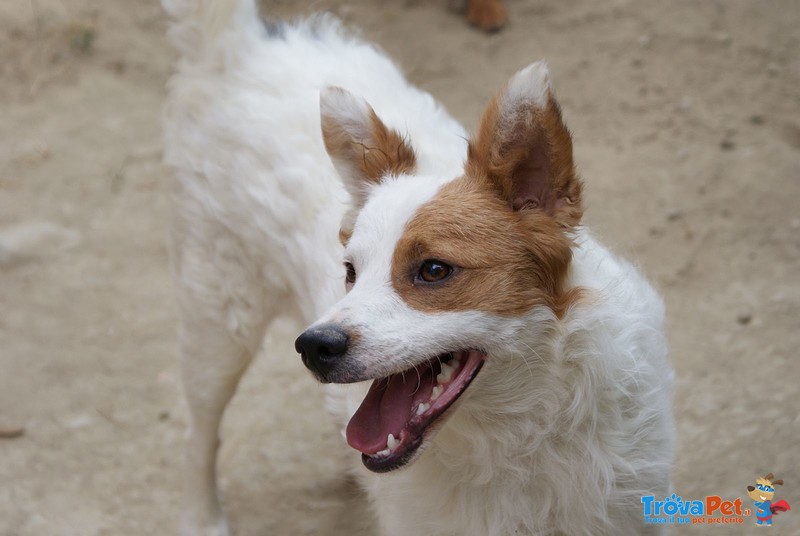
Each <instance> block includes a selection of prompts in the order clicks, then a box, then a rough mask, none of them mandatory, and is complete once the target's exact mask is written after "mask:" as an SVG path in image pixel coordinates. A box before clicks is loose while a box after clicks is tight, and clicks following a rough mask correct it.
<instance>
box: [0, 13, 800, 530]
mask: <svg viewBox="0 0 800 536" xmlns="http://www.w3.org/2000/svg"><path fill="white" fill-rule="evenodd" d="M506 4H507V8H508V14H509V23H508V25H507V27H506V28H504V29H503V30H502V31H501V32H499V33H496V34H491V35H487V34H485V33H482V32H480V31H478V30H476V29H474V28H471V27H470V26H469V25H468V24H467V23H466V22H465V21H464V19H463V16H461V15H458V14H455V13H453V12H452V11H450V10H448V9H447V7H448V2H447V0H429V1H423V0H418V1H408V0H407V1H401V0H394V1H390V0H373V1H369V0H350V1H337V0H331V1H318V2H291V1H289V0H283V1H274V0H273V1H267V2H264V6H263V7H264V8H265V10H266V12H267V13H269V14H271V15H273V16H274V15H294V14H302V13H308V12H310V11H313V10H320V9H331V10H333V11H334V12H335V13H337V14H338V15H339V16H340V17H342V18H343V19H344V20H345V21H347V23H349V24H353V25H355V26H357V27H360V28H362V29H363V32H364V34H365V35H366V36H367V37H368V38H369V39H372V40H374V41H376V42H377V43H379V44H380V45H381V46H382V47H383V48H384V49H385V50H386V51H387V52H388V53H389V54H390V55H391V56H392V57H394V58H396V59H397V60H398V62H399V63H400V65H401V66H402V68H403V69H404V71H405V72H406V73H407V74H408V77H409V78H410V79H411V80H412V81H413V82H414V83H416V84H418V85H419V86H421V87H422V88H424V89H426V90H428V91H430V92H431V93H432V94H433V95H434V96H435V97H437V98H438V99H440V100H441V101H442V102H443V103H444V104H445V105H446V106H447V108H448V109H449V110H450V111H451V112H452V113H453V114H454V115H455V116H456V117H457V118H458V119H460V120H461V121H462V122H463V123H464V124H465V125H466V126H467V127H468V128H470V129H472V128H474V127H475V126H476V122H477V120H478V118H479V114H480V112H481V111H482V109H483V106H484V105H485V103H486V101H487V100H488V98H489V97H490V96H491V95H492V93H493V92H494V91H495V90H496V88H497V87H499V86H500V85H501V84H502V83H503V82H504V81H505V80H506V79H507V77H508V76H510V75H511V74H512V73H513V72H514V71H516V70H517V69H518V68H520V67H523V66H525V65H527V64H528V63H529V62H531V61H533V60H536V59H542V58H544V59H546V60H547V61H548V62H549V64H550V68H551V70H552V75H553V82H554V84H555V89H556V93H557V97H558V99H559V100H560V102H561V105H562V108H563V111H564V116H565V118H566V121H567V123H568V124H569V125H570V127H571V129H572V131H573V134H574V140H575V152H576V158H577V162H578V165H579V168H580V171H581V174H582V175H583V177H584V179H585V182H586V186H587V194H586V199H587V205H588V209H587V214H586V222H587V223H588V224H589V226H590V227H591V228H592V229H593V230H594V232H595V234H596V235H598V236H599V237H600V238H601V240H602V241H604V242H605V243H607V244H609V245H610V246H612V247H613V248H614V249H615V250H616V251H618V252H620V253H622V254H624V255H625V256H627V257H628V258H630V259H633V260H634V261H635V262H637V263H638V264H639V265H641V266H642V268H643V269H644V271H645V272H646V273H647V274H648V276H649V277H650V278H651V279H652V280H653V281H654V283H655V284H656V286H657V287H658V288H659V289H661V291H662V292H663V294H664V296H665V298H666V303H667V310H668V332H669V339H670V341H671V346H672V362H673V364H674V367H675V369H676V372H677V381H676V386H675V415H676V420H677V428H678V443H677V449H676V459H675V472H674V485H675V491H676V492H677V493H678V494H680V495H682V496H683V497H684V498H703V497H705V496H706V495H721V496H723V497H726V498H735V497H742V498H743V499H744V502H745V504H746V505H747V506H752V503H751V502H750V501H749V500H748V499H747V498H746V495H745V494H746V490H745V488H746V486H747V485H749V484H753V483H754V480H755V478H756V477H757V476H759V475H764V474H766V473H768V472H773V473H775V475H776V477H777V478H782V479H783V480H784V481H785V483H786V484H785V485H784V486H783V487H782V488H779V489H778V491H777V493H776V499H785V500H787V501H788V502H789V503H790V504H791V505H792V506H793V508H794V510H793V511H791V512H788V513H785V514H781V515H780V517H778V518H777V519H776V521H775V525H774V526H773V528H772V529H771V533H772V534H798V533H800V449H798V443H800V416H799V415H800V411H799V410H800V356H798V346H800V89H799V88H800V31H799V30H798V28H800V2H797V0H772V1H769V2H764V1H759V0H717V1H714V0H706V1H699V0H672V1H670V2H662V1H660V0H609V1H597V0H574V1H570V2H564V1H558V0H508V1H507V2H506ZM165 28H166V20H165V16H164V14H163V13H162V11H161V8H160V6H159V4H158V2H157V1H156V0H137V1H136V2H131V1H127V0H104V1H103V2H93V1H91V0H0V75H2V76H0V535H2V536H16V535H73V534H74V535H82V536H85V535H121V534H125V535H128V534H130V535H133V534H173V533H175V531H176V527H177V521H176V520H177V517H178V508H179V489H180V461H181V454H182V447H183V443H182V439H183V429H184V421H185V410H184V407H183V405H182V402H181V399H180V393H179V385H178V381H177V374H176V366H175V361H174V356H175V311H174V305H173V296H172V288H171V282H170V278H169V272H168V259H167V252H166V248H165V236H166V227H167V205H166V196H165V192H166V187H167V184H168V181H167V177H168V174H167V172H166V171H165V170H164V168H163V167H162V164H161V158H162V148H161V142H160V109H161V104H162V100H163V98H164V92H165V90H164V85H165V82H166V81H167V79H168V77H169V74H170V69H171V64H172V62H173V60H174V53H173V51H172V49H171V48H170V46H169V44H168V43H167V41H166V38H165V36H164V34H165ZM298 331H299V327H298V326H293V325H289V324H287V323H284V324H281V323H279V324H277V325H276V327H275V328H274V329H273V330H272V331H271V332H270V333H269V335H268V337H267V340H266V343H265V348H264V351H263V352H262V354H264V355H262V356H260V357H259V359H257V360H256V362H255V364H254V366H253V368H252V369H251V371H250V372H249V373H248V374H247V375H246V376H245V379H244V381H243V384H242V386H241V388H240V391H239V393H238V394H237V396H236V398H235V400H234V402H233V403H232V405H231V406H230V407H229V411H228V414H227V417H226V420H225V423H224V426H223V437H224V443H223V447H222V450H221V455H220V460H219V474H220V479H221V487H222V489H223V492H224V502H225V505H226V509H227V511H228V514H229V516H230V519H231V524H232V526H233V528H234V529H235V532H236V534H240V535H267V534H270V535H271V534H277V535H301V534H322V535H334V536H340V535H341V536H344V535H366V534H372V533H373V529H372V525H371V521H370V518H369V513H368V511H367V509H366V508H365V506H364V501H363V497H362V496H361V495H360V494H359V492H358V491H357V489H356V488H355V486H354V485H353V484H352V483H351V482H350V481H348V480H347V478H346V477H345V466H346V464H347V462H348V460H349V459H350V458H352V457H354V456H357V454H356V453H354V452H352V451H350V450H349V449H348V448H347V447H346V446H345V445H344V444H343V442H342V441H341V438H340V437H339V436H338V433H337V432H336V430H335V429H334V427H333V425H332V423H331V422H330V420H329V419H328V418H327V416H326V415H325V414H324V411H323V406H322V391H321V389H320V387H319V386H318V385H317V384H316V383H315V382H314V381H313V380H312V378H311V377H310V375H309V374H308V373H307V372H306V371H305V369H304V368H303V367H302V366H301V364H300V360H299V359H298V357H297V355H296V354H295V352H294V351H293V349H292V346H291V341H292V340H293V338H294V336H295V335H296V333H297V332H298ZM708 530H716V531H717V532H723V531H724V532H725V533H726V534H727V533H733V534H751V533H752V532H753V531H754V530H755V528H754V527H753V526H752V525H751V524H749V523H747V524H746V525H745V526H743V527H726V528H716V529H709V528H708V527H705V528H704V527H688V528H685V529H683V531H682V532H706V531H708ZM676 532H678V531H677V530H676Z"/></svg>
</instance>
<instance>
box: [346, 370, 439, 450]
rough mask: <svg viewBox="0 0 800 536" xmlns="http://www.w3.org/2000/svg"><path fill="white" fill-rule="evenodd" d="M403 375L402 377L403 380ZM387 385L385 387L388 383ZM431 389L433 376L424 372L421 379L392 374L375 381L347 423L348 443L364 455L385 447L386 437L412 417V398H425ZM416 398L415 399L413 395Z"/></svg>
mask: <svg viewBox="0 0 800 536" xmlns="http://www.w3.org/2000/svg"><path fill="white" fill-rule="evenodd" d="M404 376H405V378H404ZM387 383H388V384H387ZM432 388H433V373H432V372H431V370H430V369H428V370H426V371H425V372H424V373H423V374H422V377H421V379H420V378H419V377H418V376H417V374H416V373H414V372H411V373H410V374H409V373H408V372H407V373H406V374H405V375H403V374H394V375H392V376H389V378H388V380H387V378H382V379H380V380H375V381H374V382H373V383H372V386H370V388H369V393H367V396H366V397H365V398H364V401H363V402H361V406H359V408H358V409H357V410H356V412H355V414H354V415H353V417H352V418H351V419H350V422H349V423H348V424H347V443H348V444H349V445H350V446H351V447H353V448H354V449H356V450H358V451H360V452H363V453H365V454H375V453H376V452H379V451H381V450H383V449H385V448H386V438H387V436H388V435H389V434H393V435H394V436H395V437H396V438H399V436H400V431H401V430H402V429H403V428H404V427H405V425H406V423H407V422H408V421H410V420H411V418H412V417H413V414H412V410H413V405H414V400H415V398H421V395H423V394H425V395H426V396H427V394H428V393H430V391H431V389H432ZM415 395H416V396H415Z"/></svg>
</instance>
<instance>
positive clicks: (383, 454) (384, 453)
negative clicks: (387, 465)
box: [373, 449, 392, 456]
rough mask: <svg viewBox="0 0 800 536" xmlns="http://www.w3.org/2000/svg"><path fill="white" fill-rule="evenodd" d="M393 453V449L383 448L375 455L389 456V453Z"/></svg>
mask: <svg viewBox="0 0 800 536" xmlns="http://www.w3.org/2000/svg"><path fill="white" fill-rule="evenodd" d="M391 453H392V451H391V450H389V449H383V450H379V451H378V452H376V453H375V454H373V456H388V455H389V454H391Z"/></svg>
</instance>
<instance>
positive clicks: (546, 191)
mask: <svg viewBox="0 0 800 536" xmlns="http://www.w3.org/2000/svg"><path fill="white" fill-rule="evenodd" d="M321 109H322V130H323V136H324V140H325V145H326V148H327V150H328V153H329V154H330V156H331V159H332V160H333V162H334V165H335V166H336V168H337V171H338V172H339V174H340V175H341V176H342V179H343V181H344V183H345V185H346V187H347V189H348V191H349V192H350V194H351V196H352V199H353V208H352V210H351V211H350V212H349V213H348V214H347V215H346V216H345V218H344V220H343V223H342V228H341V231H340V239H341V241H342V243H343V244H344V245H345V250H344V259H343V260H344V270H345V272H346V278H345V280H346V281H345V285H346V288H347V291H348V293H347V295H346V296H345V297H344V298H343V299H342V300H341V301H339V302H338V303H337V304H336V305H334V306H333V308H332V309H331V310H330V311H328V312H327V313H326V314H325V315H324V316H323V317H322V318H321V319H319V320H318V321H317V322H316V323H315V324H314V325H312V326H311V327H310V328H309V329H308V330H306V331H305V332H304V333H303V334H302V335H301V336H300V337H299V338H298V339H297V342H296V348H297V350H298V352H300V353H301V355H302V358H303V362H304V363H305V364H306V366H307V367H308V368H309V369H311V370H312V371H313V372H314V374H315V375H316V376H317V378H318V379H319V380H321V381H324V382H336V383H348V382H358V381H364V380H374V382H373V384H372V387H371V388H370V390H369V393H368V394H367V396H366V398H365V399H364V401H363V402H362V404H361V406H360V408H359V409H358V411H357V412H356V413H355V415H354V416H353V418H352V419H351V421H350V423H349V425H348V427H347V440H348V443H349V444H350V445H351V446H352V447H354V448H356V449H357V450H359V451H361V452H362V453H363V460H364V464H365V465H366V466H367V467H368V468H369V469H371V470H373V471H389V470H392V469H395V468H397V467H400V466H402V465H404V464H406V463H408V462H409V461H410V460H411V459H412V458H413V457H414V455H415V453H416V452H417V451H418V450H419V447H420V446H422V445H423V444H424V443H425V441H428V440H430V437H431V436H432V432H433V430H434V429H436V428H437V427H438V426H439V425H440V424H441V423H442V422H443V421H444V418H443V415H444V414H445V413H446V412H448V410H451V411H453V410H455V408H451V406H452V405H453V404H454V403H455V402H456V401H457V400H458V399H459V398H460V397H461V396H462V394H464V393H470V392H471V391H472V390H473V389H474V390H480V388H481V383H482V382H481V381H478V382H476V383H475V385H474V386H473V387H470V384H471V383H472V381H473V380H474V379H475V378H476V376H477V375H478V373H479V372H480V371H481V369H482V367H483V365H484V364H485V363H489V366H487V367H486V370H487V372H486V374H487V375H488V374H490V372H488V371H489V370H490V369H492V368H493V364H492V361H493V360H494V359H502V356H507V355H510V354H513V353H514V352H516V353H524V352H525V350H526V348H522V347H519V346H520V345H527V343H526V342H525V341H524V340H522V338H521V337H520V335H521V334H522V333H523V332H524V331H526V330H528V331H529V330H531V325H530V324H531V322H530V318H531V317H532V315H535V314H536V312H537V311H546V312H547V313H549V314H550V315H551V316H552V315H553V314H554V315H556V316H559V315H561V314H563V312H564V310H565V309H566V307H568V306H569V304H570V302H571V300H572V299H573V298H574V296H573V293H571V292H569V291H567V290H566V289H565V288H564V285H563V284H564V279H565V276H566V272H567V269H568V266H569V263H570V259H571V245H572V243H571V238H570V236H571V232H572V231H573V230H574V227H575V226H576V225H578V223H579V220H580V218H581V215H582V206H581V182H580V180H579V179H578V177H577V176H576V173H575V169H574V165H573V159H572V142H571V139H570V135H569V132H568V130H567V128H566V127H565V125H564V124H563V122H562V120H561V114H560V111H559V107H558V105H557V104H556V102H555V100H554V99H553V95H552V91H551V88H550V83H549V79H548V72H547V67H546V66H545V65H544V64H543V63H535V64H533V65H531V66H529V67H527V68H526V69H523V70H522V71H520V72H518V73H517V74H516V75H515V76H514V77H512V78H511V80H510V81H509V82H508V83H507V84H506V86H505V87H504V88H503V89H502V90H501V91H500V92H498V94H497V95H496V96H495V97H494V99H493V100H492V101H491V102H490V103H489V105H488V107H487V109H486V111H485V112H484V115H483V118H482V120H481V124H480V128H479V130H478V133H477V135H476V136H475V137H474V139H473V140H472V141H471V142H470V144H469V151H468V155H467V159H466V162H465V166H464V170H463V173H462V174H461V175H460V176H457V177H437V176H427V175H424V174H419V170H418V169H417V165H416V156H415V153H414V150H413V148H412V145H411V144H410V142H409V140H406V139H404V138H403V137H402V136H401V135H399V134H398V133H397V132H395V131H393V130H391V129H389V128H387V127H386V126H385V125H384V124H383V122H382V121H381V120H380V118H379V117H378V116H377V115H376V114H375V112H374V111H373V109H372V108H371V107H370V106H369V104H367V102H366V101H364V100H363V99H361V98H359V97H356V96H354V95H352V94H350V93H348V92H346V91H344V90H342V89H338V88H330V89H327V90H325V92H324V93H323V95H322V99H321ZM464 398H465V399H469V396H466V397H464ZM461 410H464V411H466V410H467V408H466V407H464V406H463V405H462V407H461V408H460V409H459V411H461ZM448 413H449V412H448Z"/></svg>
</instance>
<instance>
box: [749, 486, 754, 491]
mask: <svg viewBox="0 0 800 536" xmlns="http://www.w3.org/2000/svg"><path fill="white" fill-rule="evenodd" d="M754 489H756V487H755V486H747V491H753V490H754Z"/></svg>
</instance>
